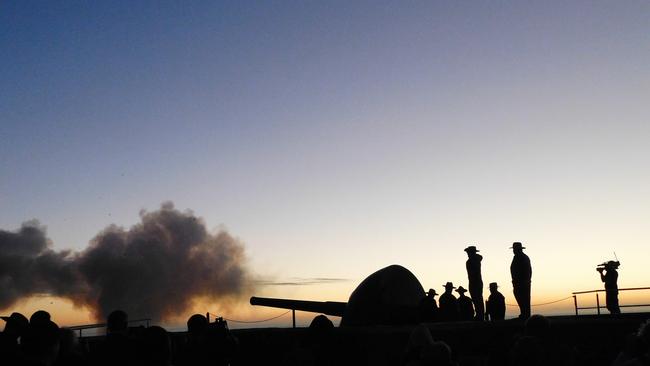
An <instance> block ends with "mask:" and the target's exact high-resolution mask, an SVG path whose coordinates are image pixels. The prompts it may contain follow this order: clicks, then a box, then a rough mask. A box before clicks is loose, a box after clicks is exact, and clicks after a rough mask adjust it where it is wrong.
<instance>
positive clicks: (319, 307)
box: [251, 296, 347, 316]
mask: <svg viewBox="0 0 650 366" xmlns="http://www.w3.org/2000/svg"><path fill="white" fill-rule="evenodd" d="M251 305H261V306H268V307H272V308H280V309H291V310H300V311H309V312H312V313H322V314H326V315H333V316H343V314H344V313H345V308H346V307H347V303H345V302H338V301H305V300H289V299H274V298H269V297H255V296H253V297H251Z"/></svg>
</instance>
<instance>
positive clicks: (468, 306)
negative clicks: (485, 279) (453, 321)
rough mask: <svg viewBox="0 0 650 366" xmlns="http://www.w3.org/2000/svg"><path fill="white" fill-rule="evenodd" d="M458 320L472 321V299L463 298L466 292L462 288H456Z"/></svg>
mask: <svg viewBox="0 0 650 366" xmlns="http://www.w3.org/2000/svg"><path fill="white" fill-rule="evenodd" d="M456 292H458V319H460V320H474V304H472V299H470V298H469V297H467V296H465V293H466V292H467V290H465V288H463V286H458V288H457V289H456Z"/></svg>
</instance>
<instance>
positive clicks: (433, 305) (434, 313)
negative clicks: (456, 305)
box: [419, 288, 438, 323]
mask: <svg viewBox="0 0 650 366" xmlns="http://www.w3.org/2000/svg"><path fill="white" fill-rule="evenodd" d="M437 295H438V294H437V293H436V290H434V289H432V288H430V289H429V292H427V295H426V296H425V297H423V298H422V301H420V308H419V312H420V322H425V323H427V322H434V321H436V319H437V317H438V303H437V302H436V296H437Z"/></svg>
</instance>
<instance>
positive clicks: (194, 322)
mask: <svg viewBox="0 0 650 366" xmlns="http://www.w3.org/2000/svg"><path fill="white" fill-rule="evenodd" d="M208 326H209V322H208V319H207V318H206V317H205V316H203V315H201V314H194V315H192V316H191V317H190V318H189V319H188V320H187V341H186V343H185V344H183V345H182V346H181V348H180V350H179V352H178V357H177V359H176V362H175V363H174V364H175V365H179V366H184V365H188V366H189V365H208V364H211V361H210V360H209V358H208V356H207V344H206V332H207V330H208Z"/></svg>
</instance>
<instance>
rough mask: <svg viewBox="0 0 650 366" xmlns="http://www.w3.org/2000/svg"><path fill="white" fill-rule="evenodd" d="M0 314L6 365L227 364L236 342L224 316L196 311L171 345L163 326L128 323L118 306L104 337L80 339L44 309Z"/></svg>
mask: <svg viewBox="0 0 650 366" xmlns="http://www.w3.org/2000/svg"><path fill="white" fill-rule="evenodd" d="M3 319H4V320H5V321H6V325H5V329H4V331H3V332H2V333H1V334H0V355H1V356H0V365H8V366H9V365H17V366H23V365H24V366H64V365H71V366H81V365H100V366H104V365H105V366H109V365H110V366H115V365H125V366H130V365H145V366H167V365H178V366H184V365H229V364H230V361H231V358H232V357H233V356H234V355H235V353H236V352H237V347H238V341H237V339H236V338H235V337H234V336H233V335H232V334H231V332H230V331H229V329H228V327H227V324H226V322H225V321H223V320H222V319H220V318H219V319H217V320H216V321H215V322H213V323H210V322H208V320H207V318H206V317H205V316H203V315H199V314H197V315H193V316H192V317H190V319H189V320H188V322H187V328H188V329H187V335H186V337H185V339H184V340H183V342H178V344H174V348H173V347H172V342H171V339H170V336H169V334H168V333H167V331H166V330H165V329H163V328H161V327H159V326H150V327H143V326H139V327H129V326H128V324H129V320H128V316H127V314H126V313H125V312H124V311H121V310H116V311H113V312H112V313H110V314H109V316H108V318H107V322H106V336H105V337H103V339H101V340H100V341H97V342H93V343H86V344H83V345H81V344H80V343H79V341H78V338H77V336H76V333H75V332H74V331H73V330H71V329H67V328H59V326H58V325H57V324H56V323H55V322H53V321H52V320H51V319H50V314H49V313H47V312H46V311H43V310H39V311H37V312H35V313H34V314H33V315H32V316H31V317H30V319H29V320H28V319H27V318H26V317H25V316H24V315H22V314H20V313H13V314H11V316H8V317H3Z"/></svg>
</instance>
